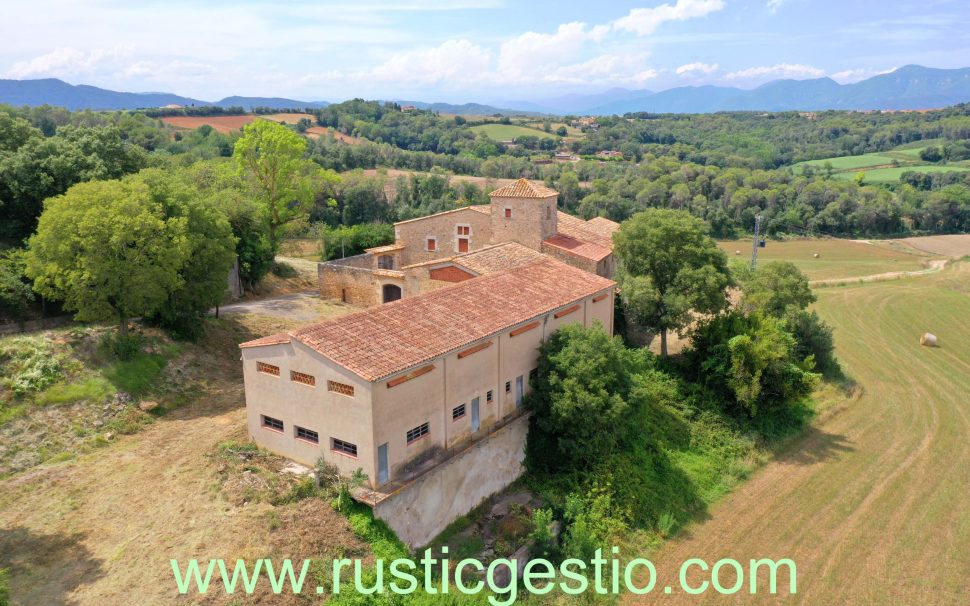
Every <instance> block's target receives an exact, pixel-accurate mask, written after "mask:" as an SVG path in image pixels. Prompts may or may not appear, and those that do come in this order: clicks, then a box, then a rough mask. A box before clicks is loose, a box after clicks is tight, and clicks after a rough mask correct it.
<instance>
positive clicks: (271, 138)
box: [233, 120, 337, 252]
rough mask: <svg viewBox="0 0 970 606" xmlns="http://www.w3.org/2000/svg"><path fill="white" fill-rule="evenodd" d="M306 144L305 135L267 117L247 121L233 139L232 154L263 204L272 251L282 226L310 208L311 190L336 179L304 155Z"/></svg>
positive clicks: (304, 214) (277, 242) (301, 215)
mask: <svg viewBox="0 0 970 606" xmlns="http://www.w3.org/2000/svg"><path fill="white" fill-rule="evenodd" d="M306 148H307V142H306V139H304V138H303V137H301V136H300V135H298V134H296V133H295V132H293V131H292V130H290V129H289V128H287V127H286V126H284V125H282V124H277V123H275V122H271V121H269V120H255V121H253V122H251V123H249V124H247V125H246V126H245V127H244V128H243V136H242V138H240V139H239V140H238V141H236V146H235V151H234V153H233V155H234V157H235V158H236V162H237V163H238V165H239V168H240V170H242V171H243V173H244V174H245V175H246V176H247V177H249V178H250V179H251V181H252V183H253V185H254V188H255V190H256V194H257V198H258V200H259V202H260V203H261V204H262V205H263V208H264V211H265V213H266V224H267V226H268V229H269V240H270V245H271V246H272V248H273V251H274V252H275V251H276V250H277V249H278V248H279V244H280V240H281V237H282V236H281V233H280V230H281V229H282V227H283V226H285V225H286V224H287V223H289V222H290V221H293V220H294V219H297V218H299V217H303V216H306V215H307V214H308V213H309V212H310V207H311V205H312V204H313V198H314V192H315V190H316V189H317V188H319V186H320V185H321V184H322V183H324V182H326V181H330V182H335V181H336V180H337V177H336V175H335V174H333V173H332V172H329V171H323V170H322V169H320V167H319V166H317V165H316V164H314V163H312V162H309V161H307V160H305V159H304V158H303V154H304V152H306Z"/></svg>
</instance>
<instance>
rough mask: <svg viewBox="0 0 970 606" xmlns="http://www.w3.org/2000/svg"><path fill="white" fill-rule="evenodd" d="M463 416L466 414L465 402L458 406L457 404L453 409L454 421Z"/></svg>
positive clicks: (452, 418)
mask: <svg viewBox="0 0 970 606" xmlns="http://www.w3.org/2000/svg"><path fill="white" fill-rule="evenodd" d="M463 416H465V405H464V404H460V405H458V406H455V407H454V408H453V409H452V410H451V420H452V421H457V420H458V419H460V418H462V417H463Z"/></svg>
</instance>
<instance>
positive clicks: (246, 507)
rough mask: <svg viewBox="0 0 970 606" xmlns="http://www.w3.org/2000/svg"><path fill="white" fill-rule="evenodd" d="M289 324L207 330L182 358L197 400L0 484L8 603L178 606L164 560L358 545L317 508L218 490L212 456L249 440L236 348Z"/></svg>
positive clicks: (266, 321)
mask: <svg viewBox="0 0 970 606" xmlns="http://www.w3.org/2000/svg"><path fill="white" fill-rule="evenodd" d="M284 328H292V323H290V324H287V323H286V322H285V321H283V320H281V319H278V318H263V317H255V316H246V315H237V316H233V317H231V318H229V319H223V320H218V321H213V322H211V324H210V327H209V330H208V333H207V335H206V338H205V340H204V341H203V342H202V343H201V344H200V345H198V346H193V347H191V348H190V351H188V352H187V353H186V354H185V355H186V356H191V357H192V358H193V362H192V363H191V364H186V365H185V366H184V368H185V369H186V370H185V372H187V373H189V375H191V376H190V377H189V379H192V380H194V378H195V377H198V378H199V379H200V380H201V381H202V386H201V391H200V393H199V395H198V396H197V397H195V398H193V399H192V400H191V401H189V402H187V403H186V404H184V405H183V406H182V407H181V408H179V409H178V410H176V411H174V412H172V413H170V414H168V415H165V416H162V417H160V418H159V419H158V420H157V421H156V422H155V423H153V424H152V425H150V426H148V427H147V428H146V429H144V430H143V431H141V432H139V433H136V434H133V435H128V436H123V437H120V438H117V439H116V440H115V441H114V442H113V443H112V444H110V445H108V446H105V447H104V448H101V449H98V450H96V451H94V452H90V453H86V454H81V455H80V456H78V457H77V459H75V460H72V461H67V462H62V463H57V464H48V465H42V466H40V467H37V468H34V469H32V470H30V471H28V472H26V473H22V474H19V475H15V476H13V477H11V478H8V479H5V480H2V481H0V567H8V568H10V570H11V573H10V574H11V589H12V598H13V603H17V604H82V605H85V604H92V605H95V604H97V605H101V604H130V603H132V598H133V596H136V601H137V603H139V604H171V603H174V602H177V596H176V591H175V585H174V582H173V581H172V573H171V568H170V566H169V558H181V559H188V558H193V557H196V558H209V557H216V558H227V559H233V560H234V559H235V558H237V557H242V558H258V557H267V556H272V557H281V556H283V555H286V556H289V557H294V558H302V557H309V556H315V557H320V556H322V557H333V554H334V553H335V552H337V551H340V550H348V551H349V552H359V551H360V550H362V549H363V547H362V546H361V544H360V543H359V541H357V540H356V539H355V538H354V537H353V535H352V533H351V531H350V529H349V526H348V524H347V522H346V520H345V519H344V518H343V517H342V516H340V515H338V514H336V513H334V512H333V511H332V510H331V509H330V508H329V506H327V505H326V504H325V503H323V502H322V501H300V502H298V503H294V504H289V505H284V506H281V507H275V508H274V507H273V506H272V505H270V504H268V503H263V502H259V503H254V502H250V503H248V504H237V503H234V502H233V500H232V499H231V498H230V497H228V496H226V495H225V494H224V493H223V490H222V487H223V485H224V483H225V481H226V479H225V475H224V473H221V472H224V470H221V467H220V464H219V462H218V461H217V460H216V458H214V457H213V456H212V455H213V453H214V452H215V451H216V447H217V445H218V444H220V443H222V442H224V441H226V440H230V439H233V440H245V439H246V436H245V409H244V405H245V401H244V397H243V388H242V376H241V374H242V373H241V369H240V365H239V350H238V348H237V344H238V343H240V342H242V341H244V340H248V339H251V338H254V337H257V336H260V335H263V334H268V333H271V332H274V331H277V330H280V329H284ZM272 512H275V513H272ZM271 518H272V519H271ZM307 521H311V522H310V523H307ZM271 526H274V527H275V530H272V531H271ZM133 592H134V593H133ZM263 598H265V599H262V601H261V602H260V603H281V602H279V601H273V599H272V598H271V597H267V596H263ZM209 600H210V602H207V603H229V602H230V600H228V599H227V596H225V595H213V596H210V598H209ZM246 603H248V602H246ZM301 603H302V602H301Z"/></svg>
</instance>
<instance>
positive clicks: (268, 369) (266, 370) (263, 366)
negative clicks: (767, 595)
mask: <svg viewBox="0 0 970 606" xmlns="http://www.w3.org/2000/svg"><path fill="white" fill-rule="evenodd" d="M256 371H257V372H261V373H263V374H264V375H273V376H274V377H278V376H280V367H279V366H273V365H272V364H267V363H266V362H256Z"/></svg>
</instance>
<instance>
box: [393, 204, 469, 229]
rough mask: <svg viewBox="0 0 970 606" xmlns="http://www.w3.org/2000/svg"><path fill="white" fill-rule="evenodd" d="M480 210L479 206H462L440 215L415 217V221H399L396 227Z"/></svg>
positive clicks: (442, 212)
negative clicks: (429, 218) (431, 218)
mask: <svg viewBox="0 0 970 606" xmlns="http://www.w3.org/2000/svg"><path fill="white" fill-rule="evenodd" d="M478 208H479V207H478V206H462V207H461V208H453V209H451V210H444V211H441V212H440V213H435V214H433V215H425V216H423V217H415V218H413V219H408V220H406V221H398V222H397V223H395V224H394V225H403V224H405V223H411V222H414V221H424V220H425V219H427V218H428V217H440V216H441V215H450V214H453V213H454V214H457V213H465V212H469V211H475V210H478ZM479 212H481V211H480V210H479Z"/></svg>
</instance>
